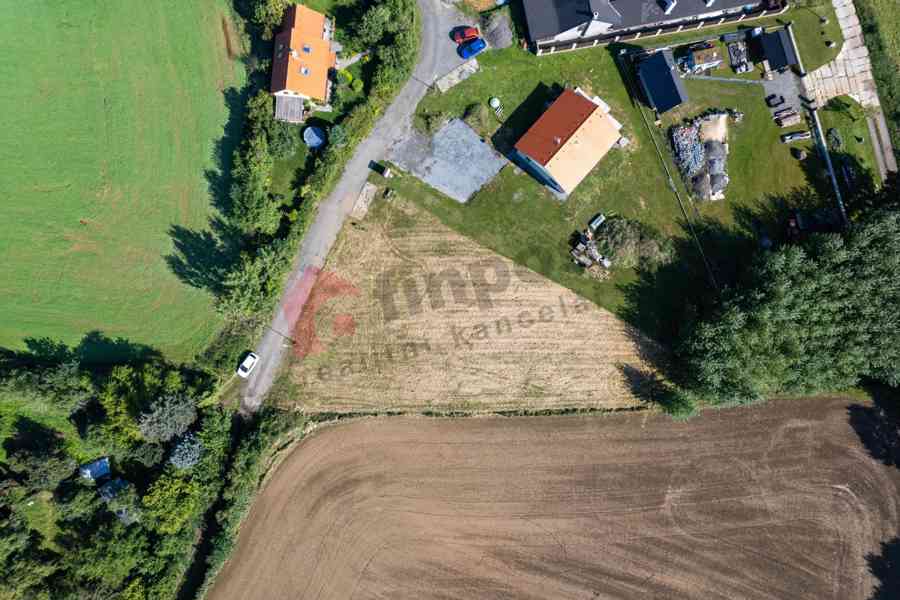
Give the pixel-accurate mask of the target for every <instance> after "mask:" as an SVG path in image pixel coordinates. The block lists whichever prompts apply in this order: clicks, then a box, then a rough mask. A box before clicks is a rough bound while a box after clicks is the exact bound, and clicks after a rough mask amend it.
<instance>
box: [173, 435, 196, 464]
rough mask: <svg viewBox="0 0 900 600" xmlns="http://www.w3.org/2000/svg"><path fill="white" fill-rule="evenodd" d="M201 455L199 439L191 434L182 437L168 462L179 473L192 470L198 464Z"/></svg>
mask: <svg viewBox="0 0 900 600" xmlns="http://www.w3.org/2000/svg"><path fill="white" fill-rule="evenodd" d="M202 453H203V444H202V443H201V442H200V439H199V438H198V437H197V436H196V435H194V434H193V433H188V434H186V435H183V436H182V437H181V439H179V440H178V443H177V444H175V448H174V449H173V450H172V455H171V456H170V457H169V462H170V463H171V464H172V466H173V467H175V468H176V469H179V470H181V471H185V470H187V469H190V468H192V467H193V466H194V465H196V464H197V463H198V462H200V455H201V454H202Z"/></svg>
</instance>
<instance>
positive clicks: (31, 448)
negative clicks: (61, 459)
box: [3, 415, 65, 456]
mask: <svg viewBox="0 0 900 600" xmlns="http://www.w3.org/2000/svg"><path fill="white" fill-rule="evenodd" d="M64 446H65V440H64V437H63V434H61V433H60V432H58V431H56V430H54V429H51V428H49V427H47V426H46V425H43V424H42V423H38V422H37V421H34V420H32V419H29V418H28V417H23V416H21V415H19V416H17V417H16V419H15V421H14V422H13V427H12V435H10V436H9V437H7V438H6V439H5V440H4V441H3V449H4V450H5V451H6V452H7V453H14V452H17V451H25V452H28V453H29V454H36V455H39V456H44V455H49V454H54V453H56V452H62V450H63V448H64Z"/></svg>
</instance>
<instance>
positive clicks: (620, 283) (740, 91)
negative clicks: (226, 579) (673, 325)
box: [391, 48, 818, 335]
mask: <svg viewBox="0 0 900 600" xmlns="http://www.w3.org/2000/svg"><path fill="white" fill-rule="evenodd" d="M479 61H480V63H481V67H482V68H481V72H479V73H478V74H476V75H474V76H472V77H471V78H469V79H468V80H466V81H465V82H463V83H462V84H460V85H458V86H457V87H455V88H453V89H452V90H450V91H449V92H448V93H446V94H443V95H440V94H429V95H428V96H427V97H426V98H425V99H424V100H423V101H422V103H421V104H420V106H419V109H418V113H419V121H420V122H422V121H424V120H426V119H427V118H428V117H429V116H432V115H445V116H460V115H463V114H464V113H465V109H466V107H467V106H469V105H470V104H471V103H473V102H486V101H487V100H488V98H490V97H491V96H496V97H498V98H500V99H501V101H502V102H503V104H504V107H505V110H506V112H505V113H504V119H505V121H504V124H503V126H502V127H501V125H500V123H499V122H498V121H497V120H496V119H494V120H492V122H489V123H485V124H483V126H481V133H482V134H484V135H485V136H490V137H492V138H493V140H494V142H495V145H497V144H499V146H500V147H503V146H504V145H508V144H509V143H510V141H513V140H515V139H517V137H518V136H519V135H520V134H521V133H522V132H523V131H524V130H525V129H526V128H527V127H528V126H529V125H530V124H531V123H532V122H533V121H534V120H535V118H536V117H537V115H539V114H540V112H541V111H542V110H543V106H544V103H545V99H546V89H547V88H550V87H552V86H553V85H555V84H559V85H570V86H581V87H582V88H584V89H587V90H590V91H591V92H592V93H595V94H597V95H599V96H600V97H601V98H603V99H604V100H605V101H606V102H607V103H608V104H609V105H610V106H611V107H612V114H613V116H615V118H616V119H618V120H619V121H621V122H622V123H623V124H624V134H625V135H626V136H627V137H628V138H630V139H631V141H632V143H631V145H630V146H629V147H628V148H627V149H625V150H613V151H611V152H610V153H609V154H608V155H607V156H606V157H604V158H603V160H602V161H601V162H600V164H599V165H598V166H597V167H596V168H595V169H594V171H593V172H592V173H591V175H590V176H589V177H588V178H587V179H585V181H583V182H582V183H581V185H580V186H579V187H578V188H577V189H576V190H575V192H574V193H573V194H571V195H570V196H569V198H568V199H567V200H566V201H565V202H560V201H558V200H557V199H556V198H554V197H553V196H551V195H550V194H549V193H548V192H547V191H546V190H545V189H544V188H543V187H542V186H540V185H539V184H538V183H537V182H536V181H535V180H533V179H532V178H530V177H529V176H528V175H526V174H524V173H521V172H519V171H518V170H517V169H514V168H512V167H507V168H505V169H504V170H503V171H502V172H501V173H500V175H499V176H498V177H497V178H496V179H495V180H494V181H493V182H492V183H491V184H489V185H488V186H487V187H486V188H485V189H483V190H482V191H481V192H479V193H478V194H477V195H476V196H475V197H474V198H473V199H472V200H471V201H470V202H469V203H468V204H467V205H460V204H458V203H456V202H454V201H452V200H450V199H448V198H445V197H442V196H441V195H440V194H438V193H437V192H434V191H433V190H429V189H427V188H426V187H425V186H424V185H422V184H420V183H419V182H418V181H417V180H414V179H412V178H410V177H401V178H398V179H397V180H395V182H394V183H392V184H391V185H392V186H396V187H398V188H399V189H400V191H401V192H403V195H404V196H406V197H410V198H415V199H416V200H417V201H418V202H419V203H421V204H422V205H424V206H426V207H427V208H429V210H431V211H432V212H434V213H435V214H436V215H437V216H438V217H439V218H440V219H441V220H442V221H443V222H444V223H446V224H447V225H449V226H450V227H452V228H454V229H456V230H457V231H460V232H461V233H463V234H465V235H467V236H469V237H471V238H473V239H475V240H477V241H478V242H480V243H482V244H484V245H485V246H487V247H489V248H492V249H494V250H495V251H497V252H499V253H500V254H503V255H504V256H507V257H509V258H511V259H513V260H515V261H516V262H519V263H522V264H525V265H527V266H529V267H531V268H532V269H534V270H536V271H538V272H540V273H542V274H543V275H545V276H547V277H549V278H550V279H553V280H554V281H557V282H558V283H560V284H562V285H564V286H566V287H569V288H571V289H573V290H575V291H577V292H579V293H580V294H582V295H584V296H586V297H588V298H590V299H591V300H593V301H594V302H596V303H597V304H599V305H600V306H603V307H606V308H608V309H610V310H613V311H614V312H617V313H619V314H622V315H623V316H624V315H625V313H626V312H628V309H629V307H627V306H626V299H627V298H626V297H627V291H628V288H629V284H630V283H631V282H633V281H634V280H635V277H636V273H635V272H634V271H631V270H623V269H618V270H614V274H613V277H612V279H611V280H609V281H605V282H597V281H594V280H592V279H588V278H586V277H585V276H584V275H583V274H582V273H581V271H580V270H579V269H577V268H576V267H574V266H573V265H572V263H571V259H570V257H569V256H568V248H569V238H570V236H571V234H572V233H573V232H574V231H576V230H578V229H582V228H584V227H585V224H586V223H587V221H588V219H590V217H591V216H593V215H594V214H596V213H597V212H604V213H606V214H607V215H609V214H619V215H623V216H626V217H630V218H635V219H638V220H640V221H642V222H644V223H646V224H647V225H649V226H651V227H653V228H654V229H656V230H657V231H659V232H661V233H662V234H664V235H668V236H671V237H673V238H676V239H684V238H685V236H686V231H685V229H684V222H685V216H684V214H683V213H682V211H681V208H680V207H679V204H678V202H677V200H676V198H675V197H674V195H673V193H672V190H671V189H670V187H669V185H668V180H667V178H666V176H665V173H664V171H663V169H662V166H661V163H660V159H659V157H658V155H657V153H656V151H655V149H654V144H653V138H651V134H650V133H649V132H648V130H647V128H646V127H645V125H644V123H643V121H642V119H641V112H640V111H641V110H642V108H641V107H640V106H639V105H636V104H634V103H632V100H631V98H630V96H629V94H628V91H627V89H626V87H625V85H624V84H623V81H622V78H621V76H620V75H619V71H618V70H617V68H616V65H615V63H614V60H613V58H612V55H611V53H610V51H609V50H607V49H604V48H597V49H594V50H585V51H581V52H572V53H565V54H557V55H554V56H549V57H542V58H539V59H538V58H536V57H534V56H533V55H531V54H528V53H526V52H523V51H521V50H518V49H515V48H511V49H507V50H503V51H492V52H489V53H486V54H485V55H483V56H482V57H480V58H479ZM686 85H687V89H688V93H689V95H690V97H691V101H690V102H689V103H687V104H685V105H683V106H681V107H679V109H678V110H676V111H674V112H673V113H672V114H671V115H666V117H665V118H664V119H663V128H662V129H656V128H653V130H652V131H653V136H654V137H655V138H656V141H657V143H658V144H659V146H660V148H662V149H663V154H664V157H665V158H664V160H665V161H666V163H667V164H668V165H669V168H670V170H671V171H672V173H673V175H674V174H676V173H677V172H676V171H675V169H674V167H673V166H672V164H671V159H670V158H669V152H668V146H667V141H666V140H667V137H666V134H665V131H666V128H667V127H668V126H669V125H671V124H672V123H674V122H676V121H678V120H679V119H681V118H686V117H692V116H695V115H697V114H699V113H701V112H703V111H704V110H706V109H708V108H711V107H713V108H723V109H724V108H734V109H737V110H739V111H742V112H744V113H745V117H744V120H743V122H742V123H740V124H737V125H731V128H730V134H729V141H730V148H731V153H730V155H729V162H728V172H729V174H730V175H731V184H730V186H729V188H728V191H727V192H726V200H725V201H723V202H716V203H709V204H698V205H696V208H694V207H693V206H692V205H690V204H687V205H686V210H687V212H688V216H689V217H690V218H691V219H692V220H701V219H705V218H709V219H712V220H714V221H717V222H721V223H724V224H725V225H726V226H730V225H731V224H732V223H733V222H734V212H735V208H736V207H738V206H743V207H749V208H750V209H751V210H757V209H759V208H760V207H765V205H766V204H771V203H772V202H774V200H773V199H772V198H773V197H783V196H786V195H788V194H789V193H790V192H791V191H792V190H794V189H796V188H799V187H803V186H805V185H807V175H806V170H807V169H810V168H815V167H816V163H817V162H818V161H817V160H816V159H815V158H814V156H815V155H814V153H813V152H810V153H809V154H810V157H811V158H810V160H809V161H808V162H807V163H806V164H801V163H800V162H799V161H797V160H796V159H794V158H793V157H792V156H791V155H790V152H789V148H788V147H787V146H785V145H783V144H781V143H780V141H779V139H778V136H779V134H780V133H782V131H781V130H779V129H778V128H777V126H776V125H775V124H774V123H773V122H772V119H771V117H770V115H769V112H768V109H767V108H766V106H765V103H764V91H763V87H762V86H761V85H753V84H740V83H738V84H733V83H719V82H709V81H687V82H686ZM805 147H806V148H807V149H810V146H808V145H807V146H805ZM676 178H677V175H676ZM676 185H677V186H678V187H679V189H681V190H683V186H682V185H681V183H680V181H678V182H676ZM636 324H638V325H645V324H642V323H636ZM644 330H645V332H646V333H648V334H650V335H654V333H655V332H654V331H653V327H651V326H646V327H644Z"/></svg>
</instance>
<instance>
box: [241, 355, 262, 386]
mask: <svg viewBox="0 0 900 600" xmlns="http://www.w3.org/2000/svg"><path fill="white" fill-rule="evenodd" d="M257 364H259V356H258V355H257V354H256V353H254V352H250V353H248V354H247V357H246V358H244V360H243V362H241V366H239V367H238V368H237V374H238V377H240V378H242V379H247V378H248V377H250V373H252V372H253V369H254V368H256V365H257Z"/></svg>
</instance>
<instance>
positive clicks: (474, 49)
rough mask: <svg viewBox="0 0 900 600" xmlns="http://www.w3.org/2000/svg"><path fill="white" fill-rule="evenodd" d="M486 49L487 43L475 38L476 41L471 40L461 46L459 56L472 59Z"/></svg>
mask: <svg viewBox="0 0 900 600" xmlns="http://www.w3.org/2000/svg"><path fill="white" fill-rule="evenodd" d="M485 48H487V44H486V43H485V41H484V40H483V39H481V38H480V37H479V38H475V39H474V40H469V41H468V42H466V43H464V44H460V46H459V55H460V56H461V57H463V58H472V57H473V56H475V55H477V54H478V53H479V52H481V51H482V50H484V49H485Z"/></svg>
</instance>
